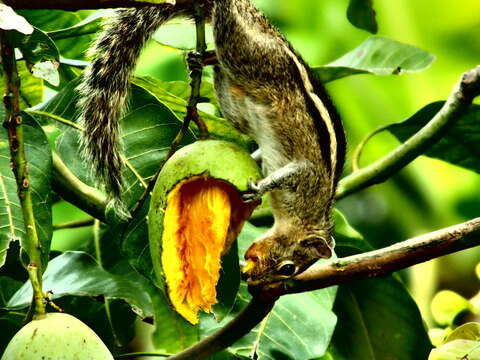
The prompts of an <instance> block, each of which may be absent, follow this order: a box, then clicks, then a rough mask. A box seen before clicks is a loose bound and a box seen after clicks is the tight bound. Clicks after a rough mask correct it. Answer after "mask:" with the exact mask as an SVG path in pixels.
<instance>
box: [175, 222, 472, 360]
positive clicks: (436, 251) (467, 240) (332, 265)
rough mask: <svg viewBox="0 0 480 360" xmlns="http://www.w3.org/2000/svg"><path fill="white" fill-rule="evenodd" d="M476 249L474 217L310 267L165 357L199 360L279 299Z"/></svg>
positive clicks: (258, 318) (269, 287) (238, 333)
mask: <svg viewBox="0 0 480 360" xmlns="http://www.w3.org/2000/svg"><path fill="white" fill-rule="evenodd" d="M478 245H480V218H475V219H473V220H470V221H467V222H464V223H461V224H458V225H454V226H450V227H448V228H445V229H441V230H437V231H434V232H431V233H428V234H424V235H420V236H417V237H414V238H411V239H409V240H406V241H403V242H400V243H397V244H395V245H392V246H389V247H386V248H383V249H380V250H375V251H369V252H366V253H363V254H359V255H354V256H349V257H346V258H341V259H336V260H333V261H329V262H324V263H321V264H318V265H313V266H311V267H310V268H309V269H308V270H306V271H305V272H303V273H302V274H300V275H298V276H296V277H295V278H294V279H291V280H288V281H285V282H283V283H275V284H270V285H267V286H264V287H263V288H259V289H252V290H253V291H252V293H253V294H254V297H253V299H252V300H251V301H250V303H249V304H248V305H247V306H246V307H245V309H243V311H242V312H240V313H239V314H238V315H237V317H236V318H234V319H233V320H232V321H230V322H229V323H228V324H227V325H225V326H224V327H223V328H222V329H220V330H219V331H218V332H216V333H214V334H212V335H211V336H209V337H207V338H204V339H202V340H201V341H199V342H198V343H197V344H195V345H193V346H191V347H190V348H188V349H186V350H184V351H182V352H180V353H178V354H176V355H174V356H171V357H169V358H168V359H170V360H183V359H204V358H206V357H208V356H210V355H212V354H213V353H215V352H217V351H219V350H222V349H225V348H227V347H228V346H230V345H232V344H233V343H234V342H236V341H237V340H239V339H240V338H241V337H242V336H244V335H245V334H247V333H248V332H250V331H251V330H252V329H253V328H254V327H255V326H256V325H257V324H258V323H260V321H262V319H263V318H264V317H265V316H266V315H267V314H268V313H269V312H270V310H271V309H272V308H273V305H274V304H275V301H276V299H278V297H279V296H282V295H286V294H293V293H300V292H305V291H312V290H318V289H323V288H326V287H328V286H332V285H338V284H342V283H346V282H349V281H353V280H358V279H364V278H371V277H377V276H381V275H385V274H388V273H391V272H393V271H397V270H401V269H404V268H406V267H409V266H412V265H415V264H419V263H421V262H424V261H427V260H430V259H433V258H436V257H439V256H442V255H446V254H450V253H453V252H457V251H460V250H464V249H468V248H471V247H474V246H478Z"/></svg>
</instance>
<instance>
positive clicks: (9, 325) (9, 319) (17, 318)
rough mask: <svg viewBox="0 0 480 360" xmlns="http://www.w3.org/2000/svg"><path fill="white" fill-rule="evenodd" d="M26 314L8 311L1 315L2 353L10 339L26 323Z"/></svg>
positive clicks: (0, 350)
mask: <svg viewBox="0 0 480 360" xmlns="http://www.w3.org/2000/svg"><path fill="white" fill-rule="evenodd" d="M25 315H26V314H25ZM25 315H24V314H20V313H6V314H5V315H2V316H0V329H2V333H1V334H2V335H1V336H0V354H3V352H4V351H5V348H6V347H7V345H8V343H9V342H10V339H11V338H12V337H13V336H14V335H15V334H16V333H17V332H18V330H20V329H21V328H22V326H23V325H24V324H23V320H24V319H25Z"/></svg>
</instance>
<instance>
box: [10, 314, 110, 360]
mask: <svg viewBox="0 0 480 360" xmlns="http://www.w3.org/2000/svg"><path fill="white" fill-rule="evenodd" d="M23 359H25V360H84V359H89V360H113V356H112V354H111V353H110V351H109V350H108V348H107V347H106V346H105V344H104V343H103V342H102V340H101V339H100V338H99V337H98V335H97V334H95V332H94V331H93V330H92V329H90V328H89V327H88V326H87V325H85V324H84V323H83V322H81V321H80V320H78V319H77V318H75V317H73V316H71V315H68V314H64V313H49V314H46V315H41V316H40V317H39V318H37V319H35V320H32V321H30V322H29V323H28V324H27V325H25V326H24V327H22V328H21V329H20V330H19V331H18V332H17V333H16V334H15V336H14V337H13V338H12V340H10V342H9V344H8V346H7V348H6V349H5V352H4V353H3V355H2V358H1V360H23Z"/></svg>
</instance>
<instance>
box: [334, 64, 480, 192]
mask: <svg viewBox="0 0 480 360" xmlns="http://www.w3.org/2000/svg"><path fill="white" fill-rule="evenodd" d="M479 94H480V66H477V67H476V68H474V69H472V70H469V71H467V72H465V73H464V74H463V75H462V77H461V79H460V80H459V82H458V83H457V84H456V86H455V87H454V89H453V91H452V93H451V95H450V97H449V98H448V100H447V101H446V102H445V104H444V105H443V107H442V108H441V109H440V111H439V112H438V113H437V114H436V115H435V116H434V117H433V119H432V120H430V122H429V123H428V124H427V125H425V126H424V127H423V128H422V129H421V130H420V131H418V132H417V133H415V134H414V135H412V136H411V137H410V138H409V139H408V140H407V141H405V142H404V143H403V144H401V145H400V146H399V147H398V148H396V149H395V150H393V151H392V152H390V153H389V154H387V155H386V156H384V157H383V158H381V159H379V160H377V161H375V162H374V163H372V164H370V165H368V166H366V167H365V168H363V169H361V170H358V171H355V172H353V173H352V174H350V175H348V176H346V177H345V178H343V179H342V180H341V181H340V183H339V185H338V189H337V195H336V197H337V199H341V198H343V197H345V196H347V195H349V194H351V193H353V192H356V191H359V190H362V189H364V188H366V187H368V186H371V185H374V184H379V183H381V182H383V181H385V180H387V179H388V178H389V177H391V176H392V175H393V174H395V173H396V172H398V171H399V170H400V169H402V168H403V167H404V166H406V165H408V164H409V163H410V162H412V161H413V160H414V159H415V158H416V157H418V156H420V155H421V154H423V153H424V152H425V150H426V149H427V148H429V147H430V146H432V145H433V144H435V143H436V142H437V141H438V140H439V139H440V138H441V137H442V136H443V134H444V133H445V132H446V131H447V130H448V128H449V127H450V126H452V125H453V124H454V123H455V122H456V121H457V120H458V119H459V118H460V117H461V116H462V115H463V114H464V113H465V111H466V110H467V109H468V107H469V106H470V105H471V103H472V101H473V99H474V98H475V97H476V96H478V95H479Z"/></svg>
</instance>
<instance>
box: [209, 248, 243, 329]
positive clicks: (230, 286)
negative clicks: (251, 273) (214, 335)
mask: <svg viewBox="0 0 480 360" xmlns="http://www.w3.org/2000/svg"><path fill="white" fill-rule="evenodd" d="M239 287H240V263H239V261H238V244H237V242H236V241H235V242H234V243H233V244H232V246H231V247H230V249H229V250H228V253H227V254H225V255H224V256H223V257H222V267H221V269H220V279H219V280H218V284H217V287H216V290H217V300H218V303H216V304H215V305H214V306H213V314H214V315H215V319H216V320H217V321H221V320H223V319H224V318H225V317H226V316H227V315H228V314H229V313H230V311H231V310H232V308H233V306H234V305H235V300H236V298H237V292H238V288H239Z"/></svg>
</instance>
